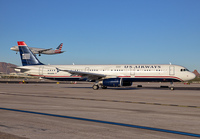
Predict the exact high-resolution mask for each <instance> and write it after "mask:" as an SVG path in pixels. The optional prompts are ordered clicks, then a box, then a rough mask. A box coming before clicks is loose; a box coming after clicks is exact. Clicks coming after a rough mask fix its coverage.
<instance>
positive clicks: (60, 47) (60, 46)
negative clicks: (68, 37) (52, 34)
mask: <svg viewBox="0 0 200 139" xmlns="http://www.w3.org/2000/svg"><path fill="white" fill-rule="evenodd" d="M62 46H63V43H61V44H60V45H59V46H58V47H57V48H56V50H60V51H61V50H62Z"/></svg>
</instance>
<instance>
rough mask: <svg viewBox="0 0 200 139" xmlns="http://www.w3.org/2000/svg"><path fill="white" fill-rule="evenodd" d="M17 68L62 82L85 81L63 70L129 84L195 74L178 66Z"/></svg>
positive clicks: (189, 78) (192, 76)
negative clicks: (122, 80)
mask: <svg viewBox="0 0 200 139" xmlns="http://www.w3.org/2000/svg"><path fill="white" fill-rule="evenodd" d="M19 68H20V69H21V72H24V73H27V74H29V75H31V76H40V77H45V78H48V79H54V80H63V81H81V80H87V78H85V77H81V76H76V75H72V74H70V73H68V72H65V71H64V70H72V71H80V72H89V73H96V74H103V75H106V76H107V77H108V78H123V79H124V80H126V81H131V82H136V81H147V82H151V81H154V82H181V81H188V80H192V79H194V78H195V74H193V73H192V72H190V71H188V70H187V69H186V68H185V67H182V66H179V65H34V66H22V67H19ZM23 69H24V70H23ZM60 69H61V70H60Z"/></svg>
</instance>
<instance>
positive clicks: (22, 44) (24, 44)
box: [17, 41, 27, 46]
mask: <svg viewBox="0 0 200 139" xmlns="http://www.w3.org/2000/svg"><path fill="white" fill-rule="evenodd" d="M17 43H18V46H27V45H26V43H25V42H24V41H18V42H17Z"/></svg>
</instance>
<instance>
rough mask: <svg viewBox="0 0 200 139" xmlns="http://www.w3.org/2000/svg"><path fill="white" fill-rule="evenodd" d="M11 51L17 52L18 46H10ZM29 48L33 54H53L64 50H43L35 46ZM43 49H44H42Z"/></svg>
mask: <svg viewBox="0 0 200 139" xmlns="http://www.w3.org/2000/svg"><path fill="white" fill-rule="evenodd" d="M10 49H11V50H13V51H16V52H18V51H19V47H18V46H13V47H11V48H10ZM29 49H30V50H31V51H32V52H33V53H34V54H40V53H41V54H46V55H53V54H59V53H63V52H64V51H61V50H57V49H55V50H50V49H49V50H47V51H46V50H45V49H43V48H35V47H29ZM44 50H45V51H44Z"/></svg>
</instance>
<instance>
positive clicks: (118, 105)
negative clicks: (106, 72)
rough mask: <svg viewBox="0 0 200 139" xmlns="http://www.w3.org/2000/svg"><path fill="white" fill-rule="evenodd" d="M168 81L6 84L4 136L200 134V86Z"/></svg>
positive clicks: (1, 112)
mask: <svg viewBox="0 0 200 139" xmlns="http://www.w3.org/2000/svg"><path fill="white" fill-rule="evenodd" d="M137 85H142V86H143V87H137ZM165 85H169V83H164V84H160V83H134V85H133V86H132V87H126V88H108V89H99V90H93V89H92V88H91V86H92V83H78V84H52V83H51V84H48V83H45V84H39V83H37V84H34V83H32V84H19V83H16V84H13V83H12V84H9V83H1V84H0V138H4V139H7V138H8V139H9V138H13V139H25V138H28V139H35V138H37V139H46V138H49V139H57V138H59V139H66V138H73V139H87V138H95V139H102V138H106V139H116V138H127V139H129V138H131V139H132V138H135V139H144V138H148V139H169V138H170V139H188V138H191V139H192V138H198V137H200V90H199V88H200V84H190V85H188V84H182V83H178V84H175V87H177V88H182V89H177V90H174V91H171V90H169V89H168V88H160V87H159V86H165ZM184 88H185V89H184ZM190 88H191V89H190ZM195 88H196V89H195Z"/></svg>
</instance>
